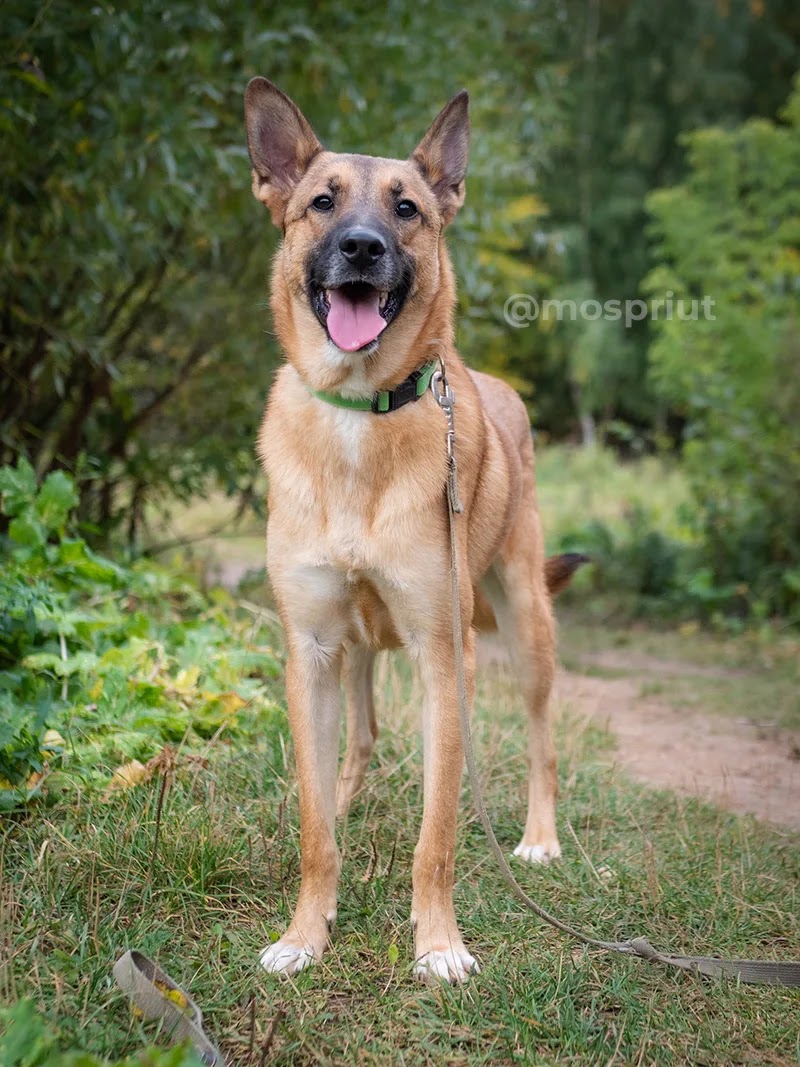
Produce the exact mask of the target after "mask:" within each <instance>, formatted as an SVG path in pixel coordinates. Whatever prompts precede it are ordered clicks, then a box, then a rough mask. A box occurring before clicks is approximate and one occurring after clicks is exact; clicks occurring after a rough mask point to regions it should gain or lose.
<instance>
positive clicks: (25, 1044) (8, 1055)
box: [0, 1000, 201, 1067]
mask: <svg viewBox="0 0 800 1067" xmlns="http://www.w3.org/2000/svg"><path fill="white" fill-rule="evenodd" d="M59 1044H60V1042H59V1040H58V1035H57V1034H56V1033H54V1032H53V1030H52V1029H51V1028H50V1027H49V1026H48V1025H47V1023H46V1022H45V1020H44V1018H43V1017H42V1016H41V1015H39V1013H38V1012H37V1011H36V1008H35V1007H34V1005H33V1003H32V1001H30V1000H20V1001H18V1002H17V1003H16V1004H14V1005H13V1006H12V1007H0V1063H2V1065H3V1067H201V1060H200V1057H199V1056H198V1055H197V1053H196V1052H195V1051H194V1050H193V1049H190V1048H186V1047H185V1046H180V1047H178V1048H172V1049H150V1050H147V1051H145V1052H141V1053H139V1054H138V1055H136V1056H132V1057H131V1058H130V1059H126V1060H124V1061H119V1062H118V1063H117V1064H115V1065H112V1064H110V1063H109V1062H108V1060H100V1059H98V1058H97V1057H96V1056H92V1055H90V1054H88V1053H85V1052H74V1051H73V1052H62V1051H60V1049H59Z"/></svg>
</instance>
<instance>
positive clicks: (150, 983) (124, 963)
mask: <svg viewBox="0 0 800 1067" xmlns="http://www.w3.org/2000/svg"><path fill="white" fill-rule="evenodd" d="M114 978H115V979H116V982H117V985H118V986H119V987H120V989H121V990H122V991H123V993H125V994H127V996H128V999H129V1000H130V1002H131V1004H132V1005H133V1007H134V1008H135V1009H137V1010H138V1011H139V1012H141V1014H142V1015H143V1016H144V1017H145V1018H146V1019H156V1020H158V1021H159V1022H160V1023H161V1024H162V1028H163V1030H164V1033H165V1034H166V1036H167V1037H168V1038H169V1040H170V1041H173V1042H174V1043H175V1044H177V1043H178V1042H180V1041H187V1040H188V1041H191V1043H192V1044H193V1045H194V1047H195V1048H196V1049H197V1051H198V1052H199V1054H200V1057H201V1059H202V1060H203V1063H206V1064H208V1067H223V1064H224V1062H225V1061H224V1060H223V1059H222V1056H221V1055H220V1052H219V1050H218V1049H217V1047H216V1046H215V1045H214V1043H213V1041H211V1039H210V1038H209V1037H208V1036H207V1034H206V1032H205V1030H203V1015H202V1012H201V1011H200V1009H199V1008H198V1007H197V1005H196V1004H195V1002H194V1001H193V1000H192V998H191V997H190V996H189V994H188V993H187V992H186V991H185V990H183V989H181V987H180V986H179V985H178V984H177V983H176V982H173V980H172V979H171V978H170V976H169V975H168V974H166V972H164V971H162V970H161V968H160V967H158V966H157V965H156V964H155V963H153V961H152V960H150V959H148V958H147V956H144V955H142V953H141V952H126V953H125V955H124V956H120V958H119V959H118V960H117V962H116V963H115V964H114Z"/></svg>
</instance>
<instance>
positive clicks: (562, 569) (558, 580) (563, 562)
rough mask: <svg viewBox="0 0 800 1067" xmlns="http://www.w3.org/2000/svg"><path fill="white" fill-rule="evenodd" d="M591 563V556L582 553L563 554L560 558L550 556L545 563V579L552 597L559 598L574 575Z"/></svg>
mask: <svg viewBox="0 0 800 1067" xmlns="http://www.w3.org/2000/svg"><path fill="white" fill-rule="evenodd" d="M584 563H591V559H590V557H589V556H584V554H583V553H582V552H563V553H562V554H561V555H560V556H550V557H548V559H546V560H545V561H544V577H545V581H546V582H547V591H548V592H549V593H550V596H558V594H559V593H560V592H561V590H562V589H566V588H567V586H568V585H569V583H570V581H571V580H572V575H573V574H574V573H575V571H576V570H577V569H578V567H581V566H583V564H584Z"/></svg>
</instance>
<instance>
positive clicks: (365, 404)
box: [308, 359, 439, 415]
mask: <svg viewBox="0 0 800 1067" xmlns="http://www.w3.org/2000/svg"><path fill="white" fill-rule="evenodd" d="M438 366H439V361H438V359H432V360H431V361H430V363H426V364H424V366H422V367H420V368H419V370H415V371H414V373H413V374H409V376H408V377H407V378H406V380H405V381H404V382H400V384H399V385H398V386H397V387H396V388H395V389H379V390H378V392H377V393H373V394H372V396H371V397H370V398H369V399H367V398H361V397H349V396H342V395H341V394H340V393H328V392H326V391H325V390H324V389H311V388H310V387H309V390H308V391H309V392H310V393H311V394H312V395H313V396H315V397H317V399H318V400H324V401H325V403H326V404H333V406H334V407H337V408H348V409H349V410H350V411H371V412H373V414H375V415H386V414H388V413H389V412H390V411H397V409H398V408H401V407H403V406H404V405H405V404H409V403H411V401H412V400H419V398H420V397H421V396H424V395H425V393H426V392H427V391H428V388H429V387H430V384H431V378H432V377H433V372H434V371H435V370H436V368H437V367H438Z"/></svg>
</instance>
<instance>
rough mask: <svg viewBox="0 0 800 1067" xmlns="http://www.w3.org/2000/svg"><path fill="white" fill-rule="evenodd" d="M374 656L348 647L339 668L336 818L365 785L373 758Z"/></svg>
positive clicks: (362, 648)
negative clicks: (342, 731) (342, 734)
mask: <svg viewBox="0 0 800 1067" xmlns="http://www.w3.org/2000/svg"><path fill="white" fill-rule="evenodd" d="M374 662H375V653H374V652H373V651H372V649H369V648H366V647H365V646H364V645H351V646H349V647H348V649H347V654H346V656H345V660H344V666H343V668H342V677H343V681H344V695H345V708H346V713H347V749H346V751H345V756H344V762H343V763H342V769H341V770H340V772H339V784H338V786H337V789H336V814H337V815H339V816H344V815H346V814H347V811H348V808H349V807H350V802H351V801H352V799H353V797H354V796H355V795H356V793H357V792H358V791H359V789H360V788H361V786H362V785H363V783H364V775H365V774H366V771H367V768H368V767H369V761H370V759H371V758H372V750H373V748H374V747H375V739H376V738H377V736H378V724H377V722H376V720H375V703H374V701H373V698H372V666H373V664H374Z"/></svg>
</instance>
